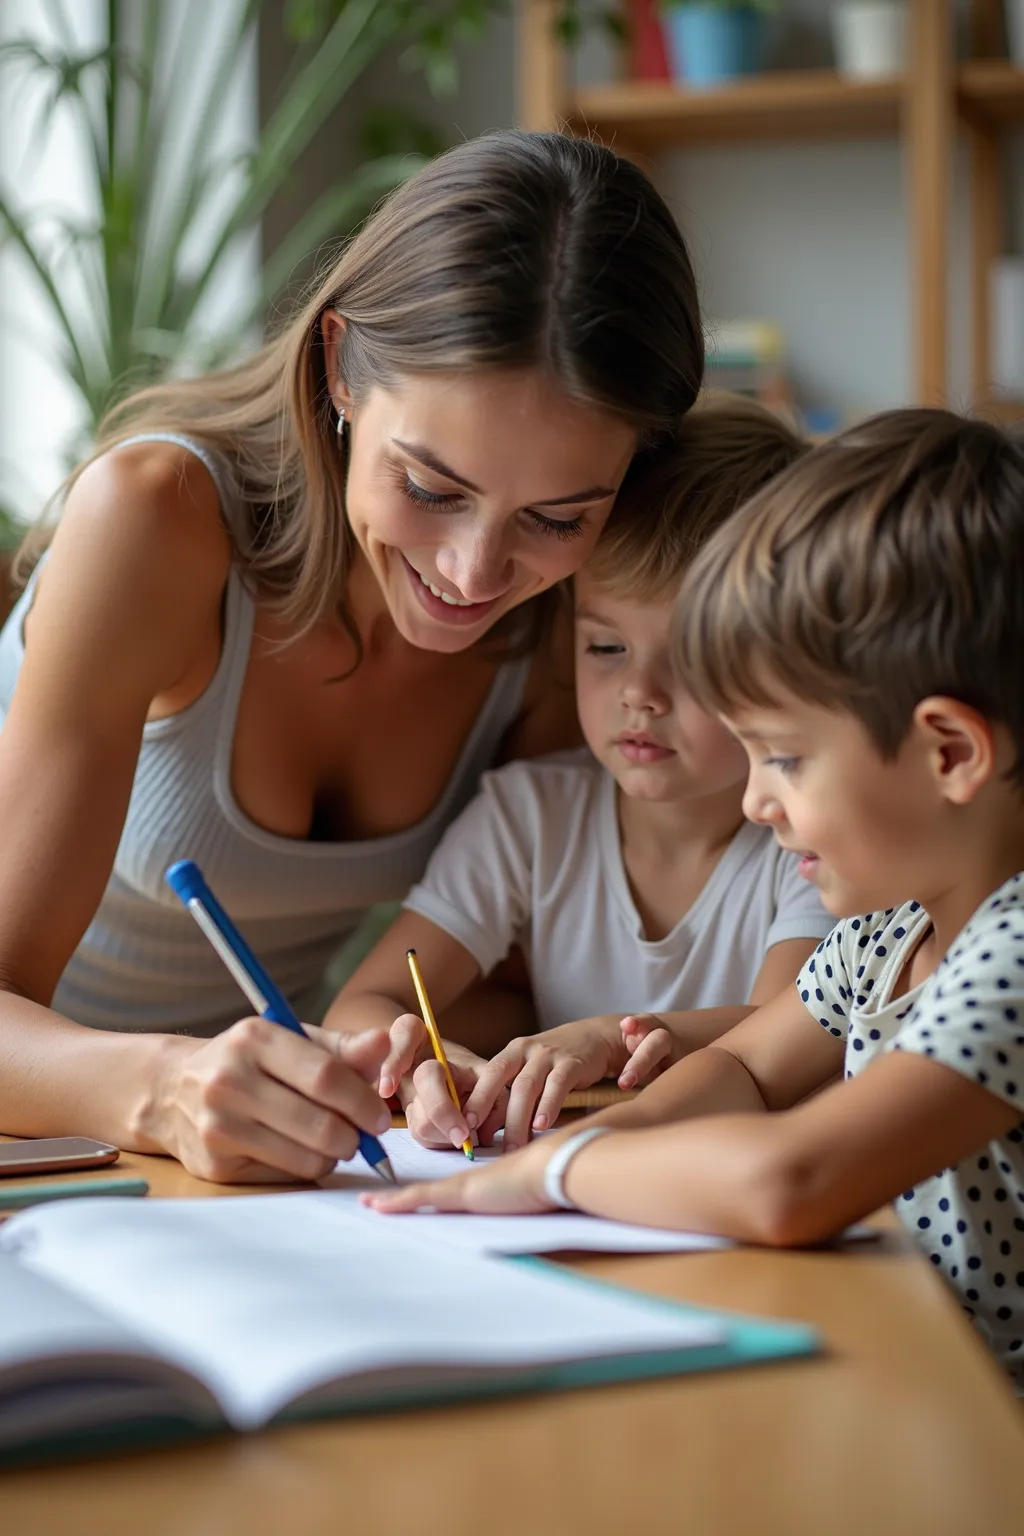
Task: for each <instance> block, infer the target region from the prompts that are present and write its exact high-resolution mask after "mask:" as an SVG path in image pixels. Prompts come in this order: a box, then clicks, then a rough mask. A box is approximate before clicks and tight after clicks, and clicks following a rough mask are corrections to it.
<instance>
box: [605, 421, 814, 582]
mask: <svg viewBox="0 0 1024 1536" xmlns="http://www.w3.org/2000/svg"><path fill="white" fill-rule="evenodd" d="M806 449H807V444H806V443H805V442H804V441H803V439H802V438H800V437H798V436H797V435H796V433H795V432H794V431H793V430H792V428H790V427H789V426H787V425H786V423H785V422H784V421H783V420H782V419H781V417H779V416H777V415H776V414H774V413H773V412H772V411H769V410H766V409H765V407H764V406H761V405H758V404H757V403H756V402H755V401H753V400H746V399H744V398H743V396H742V395H727V394H720V395H712V396H709V397H707V398H706V399H702V400H701V401H700V402H699V403H698V404H697V405H696V406H695V407H694V409H693V410H691V411H690V412H689V413H688V414H687V415H686V416H685V417H684V418H683V421H682V423H681V426H680V429H679V433H678V435H677V436H676V437H674V438H673V439H672V441H671V442H670V443H668V444H665V445H663V446H661V447H659V448H654V449H652V450H650V451H649V452H647V453H643V452H641V453H639V454H638V455H637V457H636V458H635V459H634V460H633V463H632V464H631V465H630V467H629V470H628V471H627V473H626V477H625V479H624V480H623V482H622V487H621V489H620V491H619V494H618V497H617V498H616V501H615V508H614V511H613V512H612V515H611V517H610V518H609V520H608V525H607V527H606V529H605V531H604V533H603V534H602V535H601V538H600V540H599V541H598V544H597V547H596V548H595V550H594V553H593V554H592V555H591V556H590V559H589V560H588V561H587V565H586V571H587V574H588V576H591V577H593V579H594V580H595V581H597V582H598V583H599V584H600V585H601V586H602V587H604V588H605V589H606V590H607V591H609V592H611V593H614V594H615V595H616V596H617V597H625V598H629V599H633V598H635V599H637V600H643V599H646V598H660V597H661V596H663V595H664V594H665V592H666V591H667V590H668V589H669V588H670V587H678V585H679V583H680V581H681V580H682V577H683V573H684V571H685V570H686V568H687V566H688V565H689V564H690V562H691V560H692V559H693V557H694V556H695V555H696V553H697V551H698V550H699V549H700V548H701V547H702V546H703V545H704V544H705V543H706V541H707V540H708V539H709V538H710V536H711V535H712V533H714V531H715V530H716V529H717V528H718V527H719V526H720V525H721V524H722V523H723V522H724V521H725V520H726V518H728V517H731V516H732V514H733V512H735V510H736V508H737V507H738V506H740V505H741V504H742V503H743V502H744V501H746V500H747V499H748V498H749V497H751V496H753V495H754V493H755V492H756V491H759V490H761V488H762V486H764V485H765V484H766V483H767V482H768V481H769V480H771V479H772V477H773V476H774V475H777V474H778V473H779V471H780V470H782V469H785V468H786V467H787V465H789V464H792V463H793V461H794V460H795V459H797V458H799V456H800V455H801V454H802V453H804V452H805V451H806Z"/></svg>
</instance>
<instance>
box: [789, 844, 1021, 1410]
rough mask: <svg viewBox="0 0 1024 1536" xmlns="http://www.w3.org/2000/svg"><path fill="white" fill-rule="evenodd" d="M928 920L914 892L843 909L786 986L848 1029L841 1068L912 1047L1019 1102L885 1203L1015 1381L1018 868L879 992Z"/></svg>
mask: <svg viewBox="0 0 1024 1536" xmlns="http://www.w3.org/2000/svg"><path fill="white" fill-rule="evenodd" d="M928 926H929V919H928V914H927V912H925V910H924V908H923V907H922V906H921V905H920V904H919V903H918V902H916V901H911V902H908V903H906V904H905V905H904V906H902V907H895V908H892V909H891V910H890V911H888V912H873V913H870V914H869V915H868V916H867V917H853V918H846V919H844V920H843V921H842V922H840V923H838V924H837V926H836V927H835V928H834V929H833V930H832V932H831V934H830V935H829V937H828V938H827V939H825V940H824V941H823V942H822V943H821V944H819V945H818V948H817V950H816V951H815V953H814V954H813V955H812V957H811V959H810V960H809V961H808V962H807V964H806V965H805V966H804V969H803V971H802V972H801V973H800V977H799V979H798V981H797V987H798V988H799V991H800V996H801V998H802V999H803V1001H804V1003H805V1004H806V1005H807V1007H808V1009H809V1010H810V1011H811V1013H812V1014H813V1015H814V1017H815V1018H816V1019H817V1020H818V1022H819V1023H820V1024H822V1025H823V1026H824V1028H825V1029H827V1030H828V1031H829V1033H830V1034H833V1035H836V1036H837V1037H838V1038H840V1039H845V1040H846V1068H845V1071H846V1076H847V1077H853V1076H854V1075H855V1074H856V1073H858V1072H862V1071H863V1070H864V1068H865V1067H866V1066H867V1065H868V1063H869V1062H870V1061H872V1060H873V1059H874V1058H875V1057H876V1056H877V1055H879V1054H880V1053H881V1052H882V1051H916V1052H918V1053H919V1054H920V1055H922V1056H932V1057H934V1058H935V1060H936V1061H940V1062H942V1064H943V1066H946V1067H951V1068H952V1069H953V1070H954V1071H955V1072H960V1073H962V1074H963V1076H964V1077H969V1078H971V1080H972V1081H974V1082H976V1083H981V1084H982V1085H983V1086H984V1087H985V1088H987V1089H988V1091H989V1092H990V1093H993V1094H996V1095H997V1097H999V1098H1001V1099H1005V1100H1006V1102H1007V1103H1009V1104H1018V1103H1019V1104H1020V1106H1021V1115H1022V1123H1021V1124H1020V1125H1015V1126H1014V1127H1013V1129H1012V1130H1010V1131H1008V1132H1007V1133H1006V1134H1005V1136H1004V1137H1003V1139H1002V1140H1001V1141H993V1142H990V1143H989V1144H988V1146H986V1147H979V1148H978V1150H977V1152H976V1153H974V1154H973V1155H972V1156H971V1157H968V1158H965V1159H964V1160H963V1162H961V1163H958V1164H957V1166H956V1167H955V1168H946V1169H944V1170H943V1171H942V1172H941V1173H938V1174H936V1175H935V1177H934V1178H931V1179H926V1180H925V1181H924V1183H922V1184H918V1185H917V1186H916V1187H915V1188H914V1189H908V1190H906V1191H905V1192H904V1193H903V1194H902V1195H900V1196H899V1198H898V1199H897V1200H896V1212H897V1214H898V1216H899V1217H900V1219H901V1220H902V1222H903V1224H904V1226H906V1227H907V1228H908V1230H909V1231H910V1232H911V1233H912V1234H913V1236H914V1237H915V1239H916V1240H917V1242H918V1243H919V1244H920V1246H921V1247H922V1248H923V1249H924V1251H925V1253H927V1255H928V1257H929V1258H930V1259H931V1262H932V1263H933V1264H934V1265H935V1267H936V1268H937V1269H938V1270H939V1271H940V1272H941V1273H942V1274H943V1275H944V1276H945V1278H946V1280H947V1281H948V1282H949V1284H950V1285H951V1286H952V1287H953V1289H954V1290H955V1291H956V1293H957V1295H958V1297H959V1300H960V1303H961V1305H962V1306H963V1308H964V1311H965V1312H966V1313H967V1315H968V1316H969V1317H971V1318H973V1320H974V1322H975V1325H976V1326H977V1328H978V1329H979V1331H980V1332H981V1333H982V1334H983V1336H984V1337H985V1339H986V1340H987V1341H988V1343H989V1345H990V1347H991V1348H992V1349H993V1351H994V1352H995V1354H996V1355H997V1356H998V1357H999V1359H1000V1360H1001V1361H1002V1362H1003V1364H1004V1365H1005V1366H1006V1368H1007V1370H1008V1371H1009V1373H1010V1375H1011V1377H1012V1378H1013V1381H1014V1385H1015V1386H1016V1388H1017V1391H1018V1392H1020V1393H1021V1394H1024V873H1021V874H1017V875H1013V876H1012V877H1011V878H1010V879H1009V880H1007V882H1006V884H1005V885H1003V886H1000V888H999V890H997V891H996V892H994V894H993V895H991V896H990V897H988V899H987V900H986V901H984V902H983V903H982V905H981V906H980V907H979V908H978V910H977V912H975V914H974V916H973V917H972V918H971V920H970V922H969V923H968V924H967V925H966V927H964V928H963V929H962V930H961V932H960V934H959V935H958V937H957V939H956V942H955V943H954V945H953V947H952V949H950V950H949V951H948V952H947V954H946V955H945V956H944V957H943V959H942V961H941V963H940V964H939V966H938V968H937V969H936V971H935V972H934V973H933V975H931V976H929V977H928V978H927V980H925V981H924V982H922V983H921V985H920V986H919V987H915V988H914V989H913V991H911V992H906V993H904V994H903V995H902V996H901V997H899V998H897V999H896V1000H895V1001H894V1002H893V1001H890V994H891V992H892V989H893V987H894V986H895V984H896V981H897V979H898V978H899V976H900V973H901V972H902V970H903V968H904V965H905V964H906V961H907V959H908V958H909V956H910V955H911V953H912V952H913V950H914V949H915V947H916V946H917V944H918V943H919V942H920V941H921V939H922V938H923V937H924V935H925V933H926V931H927V929H928Z"/></svg>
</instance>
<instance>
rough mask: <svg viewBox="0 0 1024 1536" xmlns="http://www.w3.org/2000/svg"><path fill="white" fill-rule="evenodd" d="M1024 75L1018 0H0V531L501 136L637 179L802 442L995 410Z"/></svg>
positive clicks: (720, 363) (724, 360)
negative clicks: (910, 412) (454, 157)
mask: <svg viewBox="0 0 1024 1536" xmlns="http://www.w3.org/2000/svg"><path fill="white" fill-rule="evenodd" d="M1021 63H1024V0H974V4H973V5H969V4H967V3H966V0H965V3H963V4H958V3H953V0H663V3H662V4H661V5H660V6H658V5H657V4H656V3H655V0H619V3H605V0H504V3H503V0H262V3H261V0H216V3H211V0H0V543H3V542H4V541H6V542H8V543H9V542H10V541H11V539H12V538H15V537H16V536H17V533H18V531H19V527H20V525H21V524H22V522H23V521H24V520H25V519H27V518H31V517H33V516H35V515H36V514H37V513H38V512H39V510H40V509H41V507H42V505H43V503H44V502H45V500H46V498H47V497H48V496H49V495H51V494H52V492H53V491H54V489H55V488H56V487H57V485H58V484H59V483H60V480H61V478H62V477H63V475H64V473H65V472H66V470H67V468H68V467H69V465H70V463H72V462H73V461H74V459H75V458H76V457H78V456H80V455H81V454H82V453H83V452H84V451H86V450H87V448H88V444H89V439H90V433H91V430H92V428H93V427H94V425H95V422H96V421H97V419H98V418H99V416H100V415H101V414H102V411H103V410H104V409H105V408H106V407H107V406H108V405H109V404H110V403H112V402H113V400H115V399H116V398H118V396H119V395H121V394H123V393H124V392H126V391H127V390H128V389H129V388H131V387H132V386H133V385H136V384H138V383H142V382H145V381H146V380H147V379H150V378H153V377H155V376H157V375H158V374H159V373H160V372H162V371H164V370H167V369H171V370H176V371H189V370H194V369H197V368H202V367H206V366H210V365H212V364H215V363H216V362H218V361H222V360H226V359H228V358H231V357H233V356H237V355H239V353H241V352H244V350H245V349H246V348H247V347H251V346H252V345H254V344H255V343H256V342H258V340H259V338H260V336H261V335H262V334H263V329H264V327H265V326H266V325H267V324H268V323H273V318H274V316H275V314H280V313H281V312H283V311H284V310H286V309H287V305H288V302H289V296H294V295H295V293H297V292H298V291H299V290H300V289H301V286H302V284H303V282H304V281H305V280H307V279H308V278H309V276H310V274H311V272H312V271H313V270H314V268H315V266H316V265H317V264H318V263H319V262H322V261H323V260H324V258H325V256H326V255H327V253H328V252H329V250H330V249H331V246H332V242H335V241H337V240H338V239H340V238H343V237H344V236H345V235H346V234H347V233H349V232H350V231H351V230H352V229H353V228H355V227H357V225H358V223H359V221H360V220H361V219H363V218H364V217H365V216H366V214H367V212H368V210H369V209H370V208H371V207H372V206H373V204H374V203H375V202H376V201H377V200H378V199H379V198H380V197H381V196H382V195H383V193H385V192H386V191H387V190H388V188H389V187H391V186H393V185H395V184H396V183H397V182H398V181H399V180H400V179H402V178H403V177H404V176H407V175H409V174H411V173H412V172H413V171H415V169H416V168H417V167H418V166H419V165H421V164H422V163H423V161H424V158H425V157H427V156H430V155H432V154H435V153H437V152H438V151H439V150H440V149H442V148H444V147H445V146H446V145H449V144H452V143H454V142H456V141H458V140H460V139H462V138H466V137H470V136H473V135H475V134H479V133H482V132H484V131H486V130H487V129H489V128H493V127H499V126H508V125H510V124H518V125H520V126H526V127H533V128H539V127H554V126H568V127H570V128H571V129H572V130H574V131H587V132H595V133H597V134H598V135H599V136H601V137H602V138H603V139H605V140H606V141H607V142H610V143H612V144H614V145H615V146H616V147H617V148H619V149H620V150H621V151H622V152H623V153H627V154H630V155H631V156H633V157H634V158H636V159H637V160H638V161H639V162H640V163H641V164H643V165H644V166H645V168H646V169H648V170H649V171H650V174H651V175H652V176H653V177H654V179H655V181H656V183H657V185H658V186H659V188H660V189H661V191H662V192H663V194H664V195H665V197H666V198H667V200H668V201H669V203H670V206H671V208H672V210H673V212H674V214H675V215H676V217H677V219H678V220H679V223H680V225H681V227H682V228H683V230H684V232H685V234H686V236H687V239H688V241H689V243H690V247H691V250H692V253H693V256H694V259H695V263H696V266H697V270H698V276H699V281H700V286H701V294H702V300H703V306H704V310H705V314H706V318H707V324H708V330H709V342H710V346H711V376H712V377H713V378H714V379H715V380H716V381H718V382H721V383H724V384H726V385H729V386H730V387H738V388H741V389H745V390H748V391H749V392H751V393H756V394H759V395H761V396H762V397H763V398H766V399H769V400H774V401H777V402H779V403H780V404H782V405H784V406H786V407H787V408H791V409H794V410H795V411H797V412H798V413H799V414H800V415H801V417H802V419H803V420H804V422H805V423H806V424H807V425H808V426H809V427H810V428H811V429H812V430H815V431H829V430H832V429H834V428H835V427H836V426H839V425H841V424H842V423H844V422H845V421H847V420H849V419H851V418H853V417H856V416H857V415H861V414H864V413H866V412H868V411H870V410H874V409H878V408H882V407H886V406H891V405H897V404H901V403H910V402H918V401H947V402H949V403H952V404H953V405H955V406H957V407H962V408H967V407H974V408H979V409H984V410H987V411H991V412H994V413H996V414H998V415H1000V416H1003V417H1012V416H1015V415H1016V414H1017V411H1018V405H1017V402H1018V400H1020V399H1024V263H1022V262H1021V260H1020V259H1019V258H1016V257H1015V256H1014V252H1017V251H1021V250H1024V240H1022V227H1021V226H1022V220H1024V196H1022V193H1024V154H1022V152H1021V146H1020V142H1019V139H1018V136H1017V128H1016V124H1018V123H1021V124H1024V68H1022V67H1020V65H1021ZM1021 410H1022V412H1024V407H1022V408H1021Z"/></svg>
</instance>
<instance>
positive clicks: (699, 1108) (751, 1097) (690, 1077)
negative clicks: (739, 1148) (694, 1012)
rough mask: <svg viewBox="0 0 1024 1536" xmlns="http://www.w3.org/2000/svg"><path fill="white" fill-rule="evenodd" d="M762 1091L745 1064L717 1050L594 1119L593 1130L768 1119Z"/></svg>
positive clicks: (679, 1067) (695, 1055)
mask: <svg viewBox="0 0 1024 1536" xmlns="http://www.w3.org/2000/svg"><path fill="white" fill-rule="evenodd" d="M764 1110H765V1103H764V1100H763V1098H762V1097H761V1093H760V1090H759V1089H758V1087H757V1084H756V1083H755V1082H754V1080H753V1078H752V1077H751V1076H750V1073H749V1072H748V1071H747V1069H746V1067H745V1066H744V1065H743V1063H742V1062H741V1061H739V1060H738V1059H737V1058H736V1057H735V1056H733V1055H732V1054H731V1052H729V1051H723V1050H720V1049H718V1048H717V1047H715V1046H707V1047H705V1049H704V1050H700V1051H694V1053H693V1055H692V1056H687V1057H685V1058H684V1059H683V1060H682V1061H679V1062H677V1063H676V1064H675V1066H674V1067H669V1069H668V1071H667V1072H664V1073H663V1074H662V1075H661V1077H659V1078H657V1079H656V1080H655V1081H654V1082H653V1083H651V1085H650V1087H649V1088H644V1089H643V1090H642V1091H641V1092H640V1093H639V1094H637V1096H636V1098H635V1099H630V1100H627V1101H626V1102H625V1103H623V1104H615V1105H613V1106H612V1107H611V1108H609V1109H603V1110H601V1111H600V1113H599V1114H596V1115H592V1116H588V1118H587V1124H588V1125H607V1126H609V1127H611V1128H613V1129H615V1130H634V1129H642V1128H644V1127H649V1126H656V1125H667V1124H672V1123H674V1122H676V1121H679V1120H693V1119H697V1118H699V1117H700V1116H703V1115H727V1114H749V1113H756V1114H760V1113H764Z"/></svg>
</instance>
